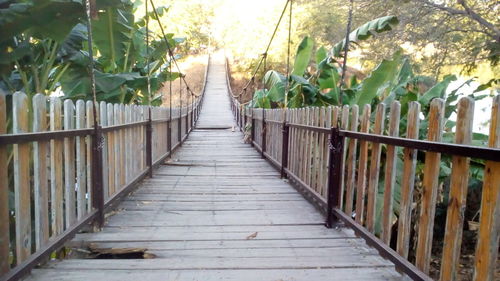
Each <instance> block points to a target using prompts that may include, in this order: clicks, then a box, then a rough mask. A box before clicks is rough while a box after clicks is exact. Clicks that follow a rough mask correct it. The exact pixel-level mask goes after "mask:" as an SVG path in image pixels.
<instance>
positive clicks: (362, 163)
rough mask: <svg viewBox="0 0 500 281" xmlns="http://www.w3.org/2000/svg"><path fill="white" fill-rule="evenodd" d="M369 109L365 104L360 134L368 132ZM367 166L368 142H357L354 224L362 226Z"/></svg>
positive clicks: (363, 221)
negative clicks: (357, 157) (357, 160)
mask: <svg viewBox="0 0 500 281" xmlns="http://www.w3.org/2000/svg"><path fill="white" fill-rule="evenodd" d="M370 115H371V107H370V105H369V104H365V106H364V108H363V116H362V117H361V128H360V132H361V133H368V132H369V131H370ZM367 166H368V142H367V141H363V140H361V141H359V163H358V183H357V185H356V222H357V223H359V224H361V225H363V224H364V223H365V219H364V215H365V212H364V210H365V193H366V172H367Z"/></svg>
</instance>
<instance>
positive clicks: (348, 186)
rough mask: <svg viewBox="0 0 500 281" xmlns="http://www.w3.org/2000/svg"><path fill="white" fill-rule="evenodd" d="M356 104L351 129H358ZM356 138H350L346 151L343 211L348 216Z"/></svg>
mask: <svg viewBox="0 0 500 281" xmlns="http://www.w3.org/2000/svg"><path fill="white" fill-rule="evenodd" d="M358 116H359V113H358V106H357V105H353V106H352V109H351V122H350V123H351V124H350V125H351V131H353V132H357V131H358ZM357 143H358V140H357V139H350V140H349V146H348V150H347V151H348V152H347V162H345V163H346V166H347V176H346V179H345V181H346V194H345V213H346V214H347V215H348V216H352V208H353V204H354V202H353V200H354V188H355V179H356V168H355V167H356V150H357Z"/></svg>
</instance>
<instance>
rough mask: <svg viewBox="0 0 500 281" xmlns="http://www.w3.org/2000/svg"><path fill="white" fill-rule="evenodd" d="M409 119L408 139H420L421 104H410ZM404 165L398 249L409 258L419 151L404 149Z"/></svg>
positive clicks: (407, 126) (399, 252)
mask: <svg viewBox="0 0 500 281" xmlns="http://www.w3.org/2000/svg"><path fill="white" fill-rule="evenodd" d="M408 108H409V109H408V117H407V125H406V137H407V138H409V139H418V131H419V128H420V117H419V115H420V103H418V102H410V104H409V105H408ZM403 154H404V164H403V177H402V182H401V202H400V203H399V205H400V210H399V219H398V241H397V245H396V249H397V252H398V254H400V255H401V256H402V257H404V258H408V252H409V247H410V231H411V229H410V227H411V225H412V223H411V211H412V204H413V189H414V187H415V169H416V166H417V151H416V150H414V149H409V148H405V149H403Z"/></svg>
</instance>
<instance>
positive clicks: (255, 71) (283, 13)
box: [233, 0, 291, 98]
mask: <svg viewBox="0 0 500 281" xmlns="http://www.w3.org/2000/svg"><path fill="white" fill-rule="evenodd" d="M290 2H291V0H287V1H286V3H285V6H284V7H283V10H282V11H281V15H280V17H279V19H278V22H277V23H276V26H275V27H274V31H273V34H272V35H271V39H270V40H269V43H268V44H267V47H266V50H265V52H264V53H263V54H262V57H261V58H260V60H259V62H258V64H257V66H256V67H255V70H254V71H253V73H252V78H251V79H250V80H249V81H248V82H247V84H246V85H245V87H243V90H242V91H241V92H240V93H239V94H237V95H235V96H233V97H235V98H236V97H239V96H241V94H242V93H243V92H244V91H246V89H247V87H248V86H249V85H250V83H251V82H252V79H254V78H255V76H256V75H257V73H258V71H259V69H260V67H261V65H262V64H263V62H264V61H265V60H266V59H267V54H268V52H269V48H270V47H271V43H272V42H273V40H274V37H275V36H276V33H277V31H278V28H279V26H280V23H281V20H282V19H283V16H284V15H285V12H286V10H287V7H288V3H290Z"/></svg>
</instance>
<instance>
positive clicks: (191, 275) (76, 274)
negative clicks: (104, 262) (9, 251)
mask: <svg viewBox="0 0 500 281" xmlns="http://www.w3.org/2000/svg"><path fill="white" fill-rule="evenodd" d="M144 272H147V279H148V280H151V281H163V280H203V281H219V280H225V281H253V280H255V278H256V276H258V278H259V279H260V280H293V281H310V280H329V281H353V280H357V281H360V280H368V279H370V280H386V281H396V280H401V276H400V275H399V274H397V273H394V272H392V270H390V269H388V268H383V267H382V268H334V269H332V268H321V269H317V268H313V269H246V270H244V269H229V268H227V269H224V270H220V269H212V270H210V269H197V268H194V269H192V270H186V269H183V270H171V269H163V270H162V269H159V270H158V269H157V270H148V271H144V270H140V269H133V268H131V269H124V270H96V271H89V270H80V269H74V270H60V269H37V270H34V275H33V277H31V278H30V279H29V280H39V281H45V280H46V281H51V280H55V279H57V280H70V281H80V280H82V281H86V280H89V279H90V280H106V279H108V280H109V277H110V276H113V280H121V281H135V280H140V279H144Z"/></svg>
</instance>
